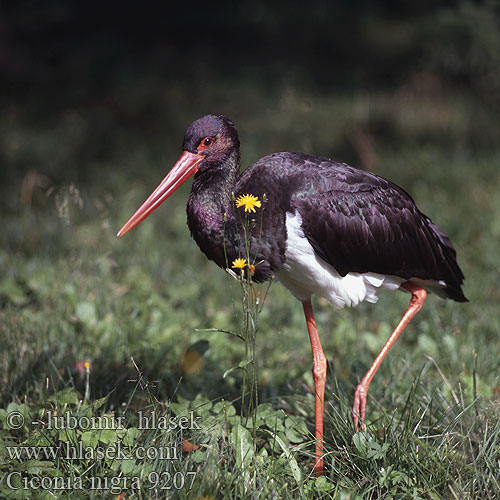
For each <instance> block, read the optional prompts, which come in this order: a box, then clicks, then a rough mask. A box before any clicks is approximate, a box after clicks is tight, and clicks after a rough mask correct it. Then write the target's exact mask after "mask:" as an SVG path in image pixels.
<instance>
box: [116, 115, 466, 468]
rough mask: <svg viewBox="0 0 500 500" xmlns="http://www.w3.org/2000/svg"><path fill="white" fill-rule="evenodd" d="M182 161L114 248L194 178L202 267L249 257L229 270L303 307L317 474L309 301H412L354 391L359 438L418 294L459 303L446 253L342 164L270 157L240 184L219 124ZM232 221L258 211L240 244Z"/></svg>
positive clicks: (408, 205)
mask: <svg viewBox="0 0 500 500" xmlns="http://www.w3.org/2000/svg"><path fill="white" fill-rule="evenodd" d="M182 149H183V153H182V155H181V156H180V158H179V160H178V161H177V163H176V164H175V165H174V166H173V168H172V170H171V171H170V172H169V173H168V174H167V176H166V177H165V178H164V179H163V181H162V182H161V183H160V184H159V185H158V187H157V188H156V189H155V190H154V192H153V193H152V194H151V195H150V196H149V198H148V199H147V200H146V201H145V202H144V203H143V204H142V205H141V206H140V208H139V209H138V210H137V211H136V212H135V213H134V215H132V217H131V218H130V219H129V220H128V221H127V222H126V223H125V225H124V226H123V227H122V228H121V229H120V231H119V232H118V234H117V236H118V237H120V236H123V235H124V234H125V233H126V232H127V231H129V230H130V229H132V228H133V227H134V226H136V225H137V224H139V223H140V222H141V221H142V220H144V219H145V218H146V217H147V216H148V215H150V214H151V212H153V211H154V210H155V209H156V208H157V207H158V206H159V205H160V204H161V203H163V202H164V201H165V200H166V199H167V198H168V197H169V196H170V195H171V194H172V193H173V192H174V191H175V190H176V189H177V188H178V187H179V186H180V185H181V184H183V183H184V182H185V181H186V180H187V179H188V178H189V177H191V176H192V175H193V174H194V179H193V186H192V189H191V194H190V195H189V200H188V203H187V223H188V226H189V229H190V231H191V235H192V236H193V238H194V239H195V241H196V243H197V244H198V246H199V247H200V249H201V250H202V251H203V252H204V253H205V255H206V256H207V257H208V258H209V259H210V260H213V261H214V262H215V263H216V264H217V265H219V266H220V267H222V268H223V269H226V268H228V267H230V266H231V263H232V262H233V261H235V260H236V259H241V257H242V256H245V255H250V260H251V262H252V263H254V264H252V265H250V262H248V263H247V262H246V261H242V260H239V261H238V262H240V263H241V262H243V263H244V264H243V265H246V266H247V272H252V273H253V276H252V278H253V280H254V281H256V282H262V281H267V280H270V279H272V278H273V277H276V278H277V279H278V280H279V281H281V283H283V285H285V286H286V287H287V288H288V289H289V290H290V292H291V293H292V294H293V295H294V296H295V297H297V298H298V299H299V300H300V301H301V302H302V306H303V308H304V313H305V317H306V322H307V328H308V332H309V338H310V341H311V347H312V353H313V375H314V385H315V436H316V447H315V456H316V460H315V471H316V473H317V474H322V473H323V409H324V392H325V381H326V367H327V365H326V358H325V355H324V353H323V349H322V347H321V342H320V339H319V335H318V330H317V328H316V321H315V319H314V314H313V309H312V305H311V295H312V294H317V295H320V296H321V297H324V298H325V299H327V300H328V301H329V302H330V303H332V304H333V305H334V306H336V307H338V308H342V307H344V306H350V307H352V306H356V305H358V304H359V303H360V302H363V301H368V302H376V301H377V299H378V294H379V292H381V291H382V290H398V289H399V290H406V291H408V292H410V294H411V299H410V304H409V306H408V308H407V310H406V312H405V313H404V315H403V317H402V319H401V320H400V322H399V323H398V325H397V326H396V328H395V329H394V331H393V332H392V334H391V336H390V337H389V339H388V340H387V342H386V343H385V345H384V347H383V348H382V350H381V351H380V353H379V354H378V356H377V357H376V358H375V360H374V362H373V364H372V365H371V366H370V369H369V370H368V371H367V372H366V375H365V376H364V377H363V378H362V380H361V381H360V382H359V384H358V385H357V387H356V389H355V392H354V405H353V408H352V417H353V421H354V426H355V429H356V430H359V424H360V423H361V425H362V427H363V428H364V419H365V407H366V398H367V393H368V387H369V385H370V382H371V381H372V379H373V376H374V375H375V373H376V371H377V370H378V368H379V366H380V364H381V363H382V361H383V359H384V358H385V356H386V355H387V353H388V352H389V350H390V348H391V347H392V346H393V344H394V343H395V341H396V339H397V338H398V337H399V335H400V334H401V333H402V331H403V330H404V328H405V327H406V326H407V325H408V323H409V322H410V320H411V319H412V318H413V316H414V315H415V314H416V313H417V312H418V311H419V310H420V308H421V307H422V304H423V303H424V300H425V298H426V294H427V292H428V291H429V292H434V293H436V294H437V295H439V296H441V297H444V298H450V299H453V300H456V301H458V302H466V301H467V299H466V298H465V296H464V294H463V292H462V287H461V285H462V283H463V280H464V276H463V274H462V271H461V270H460V268H459V266H458V264H457V262H456V252H455V249H454V248H453V246H452V244H451V242H450V240H449V239H448V237H447V236H446V234H444V232H443V231H442V230H441V229H439V227H437V226H436V224H434V223H433V222H432V221H431V219H429V217H427V216H426V215H424V214H423V213H422V212H420V210H419V209H418V208H417V207H416V205H415V202H414V201H413V199H412V198H411V196H410V195H409V194H408V193H406V191H404V190H403V189H402V188H400V187H399V186H397V185H396V184H393V183H392V182H390V181H388V180H386V179H384V178H382V177H380V176H378V175H375V174H373V173H370V172H365V171H362V170H358V169H356V168H353V167H351V166H349V165H346V164H345V163H338V162H336V161H333V160H329V159H326V158H319V157H317V156H312V155H308V154H302V153H275V154H271V155H269V156H265V157H264V158H262V159H260V160H258V161H257V162H256V163H254V164H253V165H252V166H250V167H248V168H247V169H246V170H244V171H243V172H242V173H240V143H239V139H238V133H237V132H236V129H235V127H234V124H233V123H232V122H231V120H229V119H228V118H227V117H226V116H223V115H218V116H215V115H208V116H204V117H202V118H200V119H198V120H196V121H195V122H193V123H192V124H191V125H190V126H189V128H188V129H187V131H186V134H185V136H184V142H183V145H182ZM264 199H265V200H266V203H265V206H261V204H260V200H264ZM235 200H236V201H239V202H240V203H235ZM238 205H242V206H241V207H240V208H238ZM259 206H261V208H259ZM238 210H249V211H250V210H252V211H256V210H260V211H262V212H261V214H260V217H261V219H259V223H258V224H255V225H254V227H253V229H252V230H251V231H250V234H248V231H247V234H246V237H244V236H243V228H242V221H243V220H244V218H243V217H241V216H240V215H241V214H238V213H237V212H238ZM248 251H249V253H247V252H248Z"/></svg>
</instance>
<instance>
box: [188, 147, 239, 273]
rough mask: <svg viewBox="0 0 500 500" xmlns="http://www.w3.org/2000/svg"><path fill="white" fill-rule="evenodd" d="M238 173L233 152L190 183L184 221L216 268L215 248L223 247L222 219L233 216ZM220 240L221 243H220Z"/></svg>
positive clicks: (237, 165)
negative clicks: (190, 187)
mask: <svg viewBox="0 0 500 500" xmlns="http://www.w3.org/2000/svg"><path fill="white" fill-rule="evenodd" d="M239 169H240V155H239V152H238V151H236V150H233V151H232V152H231V154H230V155H229V157H228V158H227V159H226V161H225V162H224V163H222V164H220V165H212V166H210V167H209V168H207V169H206V170H203V171H201V170H200V171H199V172H197V173H196V174H195V176H194V179H193V187H192V189H191V194H190V195H189V200H188V204H187V219H188V226H189V229H190V230H191V234H192V236H193V237H194V239H195V240H196V242H197V243H198V245H199V247H200V248H201V250H202V251H203V252H204V253H205V254H206V255H207V257H208V258H209V259H212V260H215V261H216V262H217V263H218V264H219V265H224V263H222V262H221V263H219V262H218V260H220V256H219V255H215V254H214V252H215V247H217V246H218V245H219V246H221V247H222V246H223V245H222V244H220V243H221V241H222V239H223V238H224V224H225V223H224V215H226V217H227V219H230V218H231V217H232V214H233V205H234V203H233V200H232V196H233V191H234V188H235V185H236V181H237V178H238V174H239ZM219 240H221V241H219Z"/></svg>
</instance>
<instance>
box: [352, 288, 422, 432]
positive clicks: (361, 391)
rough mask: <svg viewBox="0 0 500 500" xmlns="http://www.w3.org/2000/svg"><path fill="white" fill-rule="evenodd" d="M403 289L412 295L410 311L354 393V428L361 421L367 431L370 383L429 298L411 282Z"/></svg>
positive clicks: (357, 427)
mask: <svg viewBox="0 0 500 500" xmlns="http://www.w3.org/2000/svg"><path fill="white" fill-rule="evenodd" d="M401 286H402V287H403V288H406V290H408V291H409V292H410V293H411V300H410V305H409V306H408V309H407V310H406V312H405V313H404V315H403V317H402V318H401V321H400V322H399V323H398V326H396V328H395V329H394V331H393V332H392V334H391V336H390V337H389V338H388V340H387V342H386V343H385V344H384V347H382V350H381V351H380V352H379V353H378V356H377V357H376V358H375V361H374V362H373V363H372V365H371V366H370V369H369V370H368V371H367V372H366V375H365V376H364V377H363V379H362V380H361V382H360V383H359V384H358V386H357V387H356V390H355V391H354V405H353V407H352V419H353V421H354V428H355V429H356V430H357V431H358V430H359V420H361V427H362V429H363V430H364V429H365V423H364V420H365V407H366V395H367V394H368V387H369V386H370V382H371V381H372V378H373V376H374V375H375V373H376V372H377V370H378V369H379V367H380V365H381V364H382V361H383V360H384V358H385V357H386V355H387V353H388V352H389V349H390V348H391V347H392V346H393V345H394V342H396V340H397V338H398V337H399V336H400V335H401V333H402V332H403V330H404V329H405V328H406V326H407V325H408V323H409V322H410V321H411V319H412V318H413V316H415V314H417V312H418V311H420V308H421V307H422V305H423V303H424V301H425V297H426V296H427V293H426V291H425V290H424V289H423V288H421V287H419V286H417V285H414V284H413V283H410V282H409V281H407V282H405V283H403V284H402V285H401Z"/></svg>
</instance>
